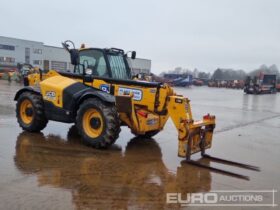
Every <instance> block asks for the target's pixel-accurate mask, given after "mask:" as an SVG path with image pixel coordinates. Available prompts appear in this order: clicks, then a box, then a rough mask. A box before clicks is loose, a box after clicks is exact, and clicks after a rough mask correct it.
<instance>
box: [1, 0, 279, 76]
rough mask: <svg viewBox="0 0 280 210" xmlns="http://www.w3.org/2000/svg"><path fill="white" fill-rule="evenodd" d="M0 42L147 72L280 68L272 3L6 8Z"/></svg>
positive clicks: (41, 0) (35, 2)
mask: <svg viewBox="0 0 280 210" xmlns="http://www.w3.org/2000/svg"><path fill="white" fill-rule="evenodd" d="M1 8H2V9H1V13H0V19H1V23H0V26H1V34H0V35H2V36H11V37H16V38H23V39H29V40H35V41H42V42H44V43H45V44H47V45H54V46H60V43H61V41H63V40H66V39H70V40H73V41H74V42H75V43H76V45H77V46H80V43H85V44H86V45H87V46H92V47H102V48H103V47H118V48H123V49H124V50H136V51H137V57H141V58H148V59H151V60H152V71H153V72H154V73H160V72H161V71H166V70H169V69H174V68H175V67H178V66H182V67H183V68H189V69H193V68H195V67H196V68H198V69H199V70H205V71H214V70H215V69H216V68H217V67H224V68H236V69H244V70H246V71H249V70H252V69H255V68H257V67H258V66H260V65H261V64H267V65H271V64H276V65H277V66H278V67H280V1H279V0H173V1H171V0H169V1H165V0H138V1H136V0H111V1H108V0H98V1H96V0H79V1H78V0H48V1H45V0H24V1H23V0H9V1H2V2H1Z"/></svg>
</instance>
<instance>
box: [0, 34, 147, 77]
mask: <svg viewBox="0 0 280 210" xmlns="http://www.w3.org/2000/svg"><path fill="white" fill-rule="evenodd" d="M18 63H27V64H31V65H32V66H38V67H40V68H41V69H44V70H49V69H56V70H72V69H73V66H72V65H71V63H70V55H69V53H68V52H67V51H66V50H64V49H63V48H62V47H54V46H48V45H44V43H43V42H37V41H29V40H24V39H17V38H10V37H4V36H0V70H1V69H5V68H16V67H17V64H18ZM128 63H129V66H130V68H131V69H132V75H136V74H138V73H145V74H150V72H151V60H148V59H141V58H136V59H134V60H132V59H129V58H128Z"/></svg>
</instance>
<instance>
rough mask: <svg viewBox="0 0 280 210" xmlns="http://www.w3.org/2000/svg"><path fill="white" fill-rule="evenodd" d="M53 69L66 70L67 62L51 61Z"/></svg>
mask: <svg viewBox="0 0 280 210" xmlns="http://www.w3.org/2000/svg"><path fill="white" fill-rule="evenodd" d="M51 69H55V70H61V71H65V70H66V69H67V62H61V61H51Z"/></svg>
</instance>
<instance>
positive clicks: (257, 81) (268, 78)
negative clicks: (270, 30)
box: [244, 73, 277, 94]
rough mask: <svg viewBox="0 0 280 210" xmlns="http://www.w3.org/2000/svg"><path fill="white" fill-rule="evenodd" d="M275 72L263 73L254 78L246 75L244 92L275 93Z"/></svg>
mask: <svg viewBox="0 0 280 210" xmlns="http://www.w3.org/2000/svg"><path fill="white" fill-rule="evenodd" d="M276 81H277V76H276V74H263V73H260V75H259V76H255V77H254V78H251V77H249V76H248V77H247V78H246V81H245V86H244V92H245V93H247V94H263V93H276V92H277V89H276Z"/></svg>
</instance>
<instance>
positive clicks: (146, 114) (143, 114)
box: [137, 110, 148, 118]
mask: <svg viewBox="0 0 280 210" xmlns="http://www.w3.org/2000/svg"><path fill="white" fill-rule="evenodd" d="M137 114H139V115H140V116H142V117H145V118H147V117H148V113H147V112H144V111H141V110H137Z"/></svg>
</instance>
